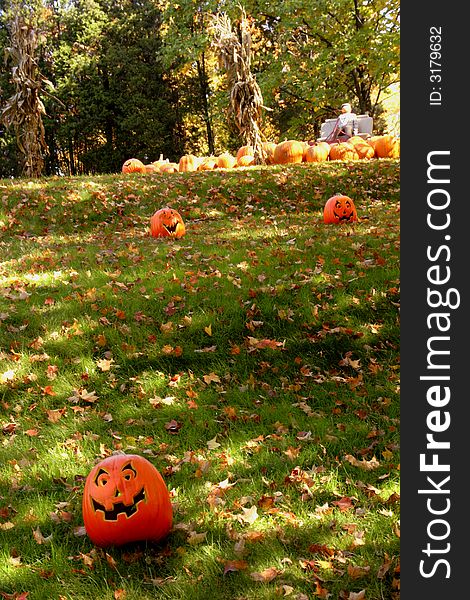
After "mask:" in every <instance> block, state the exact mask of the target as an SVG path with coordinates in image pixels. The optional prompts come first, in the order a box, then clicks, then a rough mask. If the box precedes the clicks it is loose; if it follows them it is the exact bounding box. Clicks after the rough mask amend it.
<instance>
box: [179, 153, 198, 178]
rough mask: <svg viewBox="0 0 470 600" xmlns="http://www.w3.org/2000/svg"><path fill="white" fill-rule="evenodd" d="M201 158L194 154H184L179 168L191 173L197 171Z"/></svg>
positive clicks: (181, 170)
mask: <svg viewBox="0 0 470 600" xmlns="http://www.w3.org/2000/svg"><path fill="white" fill-rule="evenodd" d="M199 162H200V161H199V159H198V158H197V156H194V154H185V155H184V156H182V157H181V158H180V160H179V163H178V170H179V171H180V172H181V173H189V172H192V171H196V169H197V168H198V166H199Z"/></svg>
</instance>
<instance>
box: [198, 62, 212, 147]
mask: <svg viewBox="0 0 470 600" xmlns="http://www.w3.org/2000/svg"><path fill="white" fill-rule="evenodd" d="M196 64H197V74H198V77H199V89H200V92H201V101H202V112H203V118H204V123H205V125H206V135H207V145H208V146H209V154H214V152H215V149H214V133H213V131H212V122H211V117H210V112H209V100H208V98H209V92H210V89H209V83H208V79H207V71H206V61H205V54H204V52H203V53H202V56H201V60H198V61H196Z"/></svg>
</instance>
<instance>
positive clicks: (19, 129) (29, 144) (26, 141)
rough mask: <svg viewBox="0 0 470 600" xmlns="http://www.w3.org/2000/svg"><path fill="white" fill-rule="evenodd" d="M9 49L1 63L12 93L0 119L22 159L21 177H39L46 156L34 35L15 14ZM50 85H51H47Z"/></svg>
mask: <svg viewBox="0 0 470 600" xmlns="http://www.w3.org/2000/svg"><path fill="white" fill-rule="evenodd" d="M9 29H10V44H11V45H10V46H9V47H7V48H5V53H6V57H5V62H11V63H12V68H11V75H12V82H13V84H14V86H15V93H14V94H13V96H11V97H10V98H8V100H7V101H6V103H5V105H4V107H3V108H2V110H1V112H0V120H1V121H2V122H3V123H4V124H5V125H6V126H7V127H13V128H14V130H15V134H16V142H17V145H18V149H19V151H20V152H21V154H22V155H23V156H24V160H23V165H22V174H23V175H24V176H26V177H40V176H41V175H42V172H43V169H44V155H45V154H46V153H47V150H48V149H47V144H46V141H45V131H44V125H43V122H42V115H44V114H45V113H46V111H45V108H44V104H43V102H42V100H41V98H40V92H41V89H42V85H43V83H48V84H50V82H48V81H47V80H46V79H45V78H44V77H42V75H41V74H40V73H39V70H38V64H37V56H36V53H37V48H38V44H39V40H38V35H37V33H36V31H35V29H34V27H33V25H32V24H31V23H30V22H29V23H28V22H26V20H25V18H24V17H23V16H22V15H20V14H18V13H16V14H15V15H13V16H12V19H11V21H10V23H9ZM50 85H52V84H50Z"/></svg>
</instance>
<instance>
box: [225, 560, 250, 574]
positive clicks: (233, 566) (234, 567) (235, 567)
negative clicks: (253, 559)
mask: <svg viewBox="0 0 470 600" xmlns="http://www.w3.org/2000/svg"><path fill="white" fill-rule="evenodd" d="M224 565H225V566H224V575H226V574H227V573H233V572H236V571H244V570H245V569H247V568H248V563H247V562H246V560H227V561H225V562H224Z"/></svg>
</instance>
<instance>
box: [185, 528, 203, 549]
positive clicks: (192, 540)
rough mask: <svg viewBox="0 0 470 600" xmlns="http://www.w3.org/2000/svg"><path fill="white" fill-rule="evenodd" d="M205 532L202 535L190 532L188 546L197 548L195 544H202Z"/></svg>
mask: <svg viewBox="0 0 470 600" xmlns="http://www.w3.org/2000/svg"><path fill="white" fill-rule="evenodd" d="M206 535H207V531H204V532H202V533H196V532H195V531H190V532H189V534H188V544H189V545H190V546H197V544H202V542H204V540H205V539H206Z"/></svg>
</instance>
